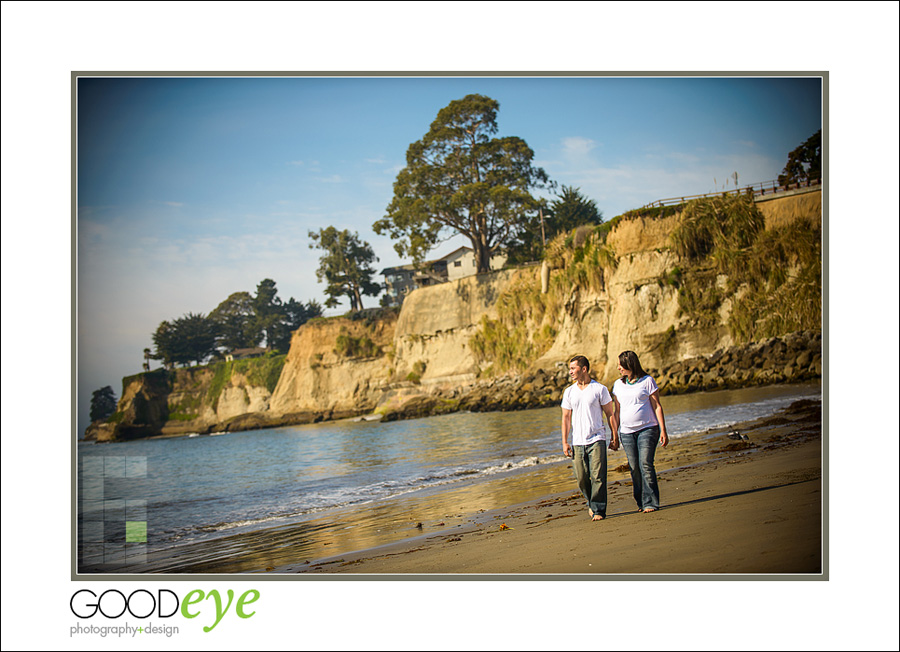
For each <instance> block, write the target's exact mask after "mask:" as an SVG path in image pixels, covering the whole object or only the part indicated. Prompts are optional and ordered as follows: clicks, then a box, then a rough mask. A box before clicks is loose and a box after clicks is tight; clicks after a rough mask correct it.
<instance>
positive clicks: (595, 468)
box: [572, 440, 606, 517]
mask: <svg viewBox="0 0 900 652" xmlns="http://www.w3.org/2000/svg"><path fill="white" fill-rule="evenodd" d="M572 466H573V467H574V469H575V479H576V480H577V481H578V488H579V489H581V493H582V494H583V495H584V497H585V498H586V499H587V501H588V506H589V507H590V508H591V511H592V512H593V513H594V514H599V515H600V516H603V517H606V442H605V441H602V440H601V441H595V442H594V443H593V444H588V445H587V446H575V458H574V460H573V464H572Z"/></svg>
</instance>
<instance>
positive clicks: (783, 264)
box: [666, 195, 822, 342]
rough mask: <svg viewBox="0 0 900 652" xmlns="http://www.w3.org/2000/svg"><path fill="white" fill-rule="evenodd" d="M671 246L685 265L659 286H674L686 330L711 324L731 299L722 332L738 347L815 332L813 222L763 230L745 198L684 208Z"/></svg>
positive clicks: (817, 291) (817, 297) (817, 256)
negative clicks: (721, 279)
mask: <svg viewBox="0 0 900 652" xmlns="http://www.w3.org/2000/svg"><path fill="white" fill-rule="evenodd" d="M671 239H672V243H673V249H674V251H675V252H676V253H677V254H678V256H679V257H680V258H681V259H682V260H683V261H684V266H683V268H677V274H676V273H675V271H676V270H673V271H672V272H671V273H670V275H669V276H668V277H667V279H666V281H668V282H671V284H673V285H676V286H677V287H679V291H678V305H679V309H680V310H681V312H682V314H684V315H687V316H688V318H689V319H690V321H691V323H692V324H693V325H695V326H698V327H708V326H711V325H713V324H716V323H718V322H719V319H720V316H719V309H720V307H721V306H722V305H723V303H724V302H725V301H726V300H730V301H731V311H730V314H729V317H728V328H729V331H730V332H731V335H732V337H733V338H734V339H735V340H736V341H738V342H750V341H755V340H759V339H762V338H767V337H773V336H776V335H784V334H786V333H791V332H794V331H800V330H818V329H820V328H821V314H822V302H821V286H822V279H821V227H820V226H819V224H818V223H817V222H814V221H813V220H811V219H809V218H801V219H797V220H795V221H793V222H791V223H789V224H787V225H785V226H780V227H776V228H772V229H768V230H766V229H765V220H764V219H763V216H762V214H761V213H760V212H759V209H758V208H757V207H756V204H755V203H754V201H753V198H752V197H750V196H749V195H729V196H724V197H710V198H704V199H698V200H695V201H692V202H690V203H688V204H687V206H686V207H685V209H684V211H683V213H682V214H681V218H680V223H679V226H678V227H677V228H676V229H675V231H673V232H672V236H671ZM720 276H724V277H725V283H724V284H722V283H720V282H719V281H718V279H719V277H720Z"/></svg>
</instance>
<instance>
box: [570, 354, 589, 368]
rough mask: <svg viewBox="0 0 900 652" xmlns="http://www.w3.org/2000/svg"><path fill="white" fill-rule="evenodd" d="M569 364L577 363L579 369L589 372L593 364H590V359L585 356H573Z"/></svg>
mask: <svg viewBox="0 0 900 652" xmlns="http://www.w3.org/2000/svg"><path fill="white" fill-rule="evenodd" d="M569 362H570V363H572V362H574V363H576V364H577V365H578V366H579V367H584V368H585V369H587V370H588V371H590V370H591V363H590V362H588V359H587V358H585V357H584V356H583V355H576V356H573V357H572V358H571V359H570V360H569Z"/></svg>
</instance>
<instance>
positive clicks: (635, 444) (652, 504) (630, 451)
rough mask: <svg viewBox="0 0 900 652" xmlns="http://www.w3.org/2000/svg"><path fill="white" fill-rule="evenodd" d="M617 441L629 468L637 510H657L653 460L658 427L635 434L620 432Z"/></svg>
mask: <svg viewBox="0 0 900 652" xmlns="http://www.w3.org/2000/svg"><path fill="white" fill-rule="evenodd" d="M619 441H621V442H622V448H624V449H625V455H626V456H627V457H628V466H630V467H631V484H632V490H633V492H634V500H635V502H637V506H638V509H659V484H657V482H656V469H655V468H653V458H654V457H655V455H656V446H657V444H659V426H650V427H649V428H644V429H643V430H638V431H637V432H620V433H619Z"/></svg>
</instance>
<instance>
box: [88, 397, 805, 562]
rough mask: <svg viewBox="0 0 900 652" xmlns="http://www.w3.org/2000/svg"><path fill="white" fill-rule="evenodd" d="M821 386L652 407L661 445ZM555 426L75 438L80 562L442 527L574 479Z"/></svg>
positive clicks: (323, 428)
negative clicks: (664, 435) (658, 411)
mask: <svg viewBox="0 0 900 652" xmlns="http://www.w3.org/2000/svg"><path fill="white" fill-rule="evenodd" d="M820 394H821V388H820V386H819V385H818V384H809V385H785V386H773V387H763V388H752V389H741V390H729V391H720V392H704V393H698V394H691V395H685V396H673V397H665V398H664V399H663V406H664V408H665V411H666V421H667V424H668V429H669V433H670V437H671V438H672V439H673V445H674V444H677V440H678V439H681V438H685V437H702V436H703V433H704V432H705V431H706V430H708V429H710V428H715V427H720V426H728V425H730V424H733V423H736V422H739V421H743V420H749V419H754V418H757V417H761V416H766V415H769V414H772V413H775V412H776V411H778V410H779V409H781V408H783V407H785V406H787V405H789V404H790V403H791V402H793V401H796V400H799V399H801V398H809V397H818V396H820ZM559 424H560V411H559V409H558V408H547V409H538V410H526V411H521V412H492V413H458V414H449V415H443V416H437V417H430V418H425V419H415V420H410V421H399V422H392V423H380V422H366V421H353V420H348V421H340V422H330V423H320V424H311V425H303V426H290V427H283V428H274V429H265V430H255V431H249V432H238V433H228V434H224V435H211V436H185V437H178V438H162V439H152V440H143V441H134V442H126V443H115V444H91V443H89V442H82V443H80V444H79V445H78V492H79V495H78V501H77V504H78V529H79V537H78V542H79V546H78V554H79V570H80V571H81V572H104V573H108V572H113V573H129V572H243V571H250V572H252V571H262V570H265V569H266V568H268V567H272V566H275V565H277V564H278V563H285V562H287V561H295V560H296V559H298V558H304V559H316V558H321V557H326V556H329V555H336V554H340V553H342V552H347V551H349V550H353V549H360V548H367V547H372V546H376V545H380V544H386V543H390V542H393V541H396V540H399V539H402V538H405V537H412V536H417V535H420V534H421V533H422V532H423V531H424V530H425V529H427V528H435V527H441V528H451V527H453V526H454V525H458V524H460V523H462V522H463V521H464V520H465V519H466V518H470V517H471V516H472V515H473V514H477V513H479V512H483V511H486V510H490V509H496V508H500V507H503V506H506V505H510V504H514V503H517V502H522V501H524V500H529V499H533V498H535V497H539V496H543V495H547V494H550V493H554V492H559V491H566V490H569V489H574V483H573V482H572V480H571V477H570V471H568V468H567V460H566V459H565V458H564V457H563V456H562V451H561V446H560V434H559ZM618 455H620V456H622V457H623V459H624V456H623V455H622V453H621V452H619V453H618ZM616 463H617V462H616V461H614V460H611V464H610V466H611V468H612V467H614V466H615V464H616ZM420 525H421V527H420ZM276 547H277V548H278V549H279V550H277V551H275V550H274V548H276Z"/></svg>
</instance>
